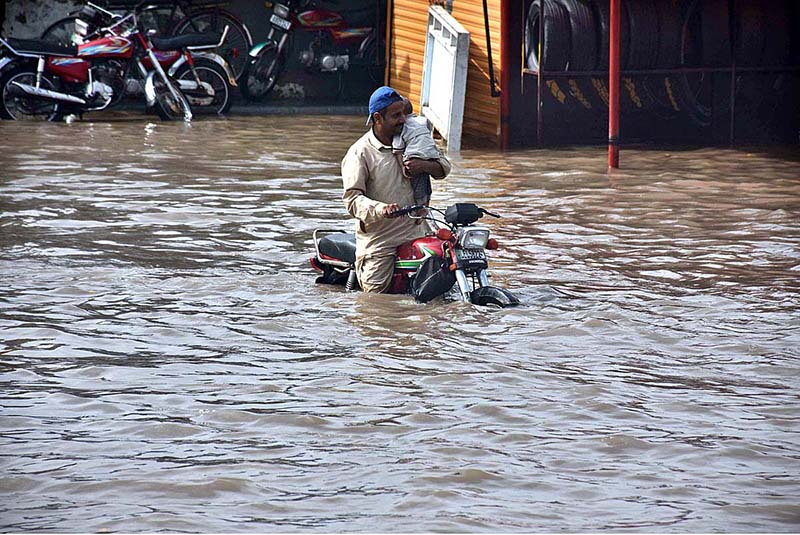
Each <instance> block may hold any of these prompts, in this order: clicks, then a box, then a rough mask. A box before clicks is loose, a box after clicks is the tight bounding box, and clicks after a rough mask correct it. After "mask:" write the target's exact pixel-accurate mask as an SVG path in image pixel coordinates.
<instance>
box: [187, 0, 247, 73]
mask: <svg viewBox="0 0 800 535" xmlns="http://www.w3.org/2000/svg"><path fill="white" fill-rule="evenodd" d="M225 26H228V36H227V37H226V39H225V42H224V43H222V46H220V47H219V48H217V49H216V52H217V54H219V55H220V56H222V57H223V58H225V60H226V61H227V62H228V63H229V64H230V66H231V70H232V71H233V74H234V76H235V77H236V80H239V79H240V78H241V76H242V73H243V72H244V68H245V65H246V64H247V61H248V58H249V56H248V52H250V49H251V48H252V47H253V38H252V37H251V36H250V30H249V29H248V28H247V26H246V25H245V24H244V23H243V22H242V21H241V20H239V18H238V17H237V16H236V15H234V14H233V13H231V12H229V11H227V10H224V9H219V8H215V7H210V8H205V9H200V10H197V11H193V12H192V13H190V14H189V15H187V16H186V17H184V18H183V19H182V20H180V21H179V22H178V23H177V24H176V25H175V28H174V29H173V30H172V33H173V35H182V34H185V33H203V32H222V31H223V30H224V29H225Z"/></svg>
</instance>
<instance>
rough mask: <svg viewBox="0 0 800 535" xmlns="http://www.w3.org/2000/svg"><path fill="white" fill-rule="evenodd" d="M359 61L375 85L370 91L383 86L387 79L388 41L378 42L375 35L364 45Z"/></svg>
mask: <svg viewBox="0 0 800 535" xmlns="http://www.w3.org/2000/svg"><path fill="white" fill-rule="evenodd" d="M359 59H360V60H361V61H362V62H363V64H364V66H365V68H366V71H367V78H368V80H369V81H370V82H371V83H372V84H373V85H374V87H372V88H371V89H370V91H372V90H373V89H375V87H378V86H381V85H383V82H384V80H385V78H386V41H384V40H383V39H381V40H378V39H377V38H376V37H375V35H374V34H373V35H372V36H371V37H369V38H368V41H367V42H366V43H364V46H363V47H362V49H361V51H360V52H359Z"/></svg>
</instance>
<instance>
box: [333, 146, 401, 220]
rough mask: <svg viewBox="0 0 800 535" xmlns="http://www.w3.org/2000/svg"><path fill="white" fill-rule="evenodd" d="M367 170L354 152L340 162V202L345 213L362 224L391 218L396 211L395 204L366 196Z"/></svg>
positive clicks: (396, 206)
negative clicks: (341, 186) (342, 202)
mask: <svg viewBox="0 0 800 535" xmlns="http://www.w3.org/2000/svg"><path fill="white" fill-rule="evenodd" d="M368 177H369V170H368V169H367V165H366V163H365V162H364V160H363V158H361V156H360V155H359V154H356V153H355V151H352V150H351V151H348V152H347V154H346V155H345V157H344V159H343V160H342V184H343V186H344V193H343V194H342V200H343V201H344V206H345V208H346V209H347V212H348V213H349V214H350V215H351V216H353V217H355V218H356V219H358V220H359V221H361V222H362V223H364V224H369V223H374V222H375V221H377V220H379V219H382V218H385V217H391V213H392V212H394V211H396V210H398V209H399V206H398V205H397V204H387V203H384V202H380V201H376V200H373V199H370V198H369V197H367V196H366V191H367V178H368Z"/></svg>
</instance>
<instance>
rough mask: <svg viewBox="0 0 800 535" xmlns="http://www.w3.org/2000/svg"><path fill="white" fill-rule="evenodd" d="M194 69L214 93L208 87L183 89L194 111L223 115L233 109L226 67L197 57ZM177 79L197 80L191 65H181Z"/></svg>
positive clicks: (201, 80) (176, 74)
mask: <svg viewBox="0 0 800 535" xmlns="http://www.w3.org/2000/svg"><path fill="white" fill-rule="evenodd" d="M194 70H195V72H196V73H197V76H198V78H200V82H201V83H202V84H208V85H209V86H210V89H211V90H212V91H213V93H211V94H210V93H209V92H208V91H207V89H206V88H200V89H198V90H186V89H184V90H183V95H184V96H185V97H186V100H187V101H188V102H189V105H190V106H191V107H192V111H193V112H197V113H204V114H217V115H223V114H225V113H227V112H228V110H230V109H231V104H232V103H233V101H232V99H231V96H232V87H231V86H230V84H229V81H228V75H227V73H226V72H225V69H224V68H222V66H220V65H219V64H218V63H215V62H214V61H212V60H210V59H207V58H196V59H195V60H194ZM175 79H176V80H191V81H195V75H194V72H192V69H191V68H190V67H189V65H186V64H184V65H181V66H180V67H179V68H178V70H177V72H176V73H175Z"/></svg>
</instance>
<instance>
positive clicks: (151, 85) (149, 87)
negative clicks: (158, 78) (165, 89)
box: [144, 71, 156, 108]
mask: <svg viewBox="0 0 800 535" xmlns="http://www.w3.org/2000/svg"><path fill="white" fill-rule="evenodd" d="M155 75H156V73H155V71H150V72H149V73H147V78H146V79H145V81H144V96H145V98H146V99H147V107H148V108H149V107H151V106H155V104H156V82H155Z"/></svg>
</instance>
